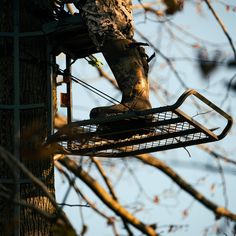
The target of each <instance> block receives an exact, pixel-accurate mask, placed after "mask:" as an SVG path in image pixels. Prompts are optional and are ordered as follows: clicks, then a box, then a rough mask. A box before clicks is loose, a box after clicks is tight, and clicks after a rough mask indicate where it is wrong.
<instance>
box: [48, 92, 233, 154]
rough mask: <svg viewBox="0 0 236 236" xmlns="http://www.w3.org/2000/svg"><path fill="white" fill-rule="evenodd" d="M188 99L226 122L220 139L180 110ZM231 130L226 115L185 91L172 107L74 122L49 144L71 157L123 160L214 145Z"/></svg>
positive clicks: (197, 95)
mask: <svg viewBox="0 0 236 236" xmlns="http://www.w3.org/2000/svg"><path fill="white" fill-rule="evenodd" d="M189 95H194V96H195V97H197V98H198V99H200V100H201V101H203V102H204V103H205V104H207V106H209V107H211V109H213V110H214V111H215V112H216V113H219V114H220V116H222V117H223V118H224V119H226V121H227V125H226V127H225V128H224V129H223V131H222V133H221V134H220V135H216V134H215V133H214V132H213V131H214V130H213V129H208V128H206V127H204V126H202V125H201V124H200V123H198V122H197V121H196V120H194V119H192V118H191V117H190V116H188V115H187V114H186V113H184V112H183V111H181V110H180V109H179V106H181V104H182V103H183V102H184V101H185V99H186V98H187V97H188V96H189ZM231 126H232V118H231V117H230V116H229V115H227V114H226V113H225V112H223V111H222V110H221V109H220V108H218V107H216V106H215V105H214V104H212V103H211V102H210V101H208V100H207V99H206V98H205V97H203V96H202V95H200V94H199V93H197V92H196V91H195V90H188V91H186V92H185V93H184V94H183V95H182V96H181V97H180V98H179V99H178V101H177V102H176V103H175V104H174V105H172V106H166V107H160V108H155V109H150V110H145V111H132V112H129V113H127V114H121V115H116V116H110V117H107V118H104V119H91V120H84V121H78V122H73V123H71V124H69V125H68V126H66V127H65V128H64V129H62V130H59V131H58V132H57V133H56V134H54V135H53V136H52V137H50V138H49V141H50V140H51V141H52V140H54V141H55V140H57V141H63V142H62V145H63V146H64V147H65V149H66V150H67V151H68V152H69V153H70V154H72V155H87V156H103V157H125V156H131V155H137V154H142V153H150V152H156V151H163V150H168V149H173V148H179V147H186V146H190V145H195V144H200V143H206V142H213V141H217V140H220V139H222V138H223V137H224V136H225V135H226V134H227V132H228V131H229V129H230V128H231ZM140 127H141V128H140ZM67 141H68V142H67ZM67 143H69V144H70V145H67Z"/></svg>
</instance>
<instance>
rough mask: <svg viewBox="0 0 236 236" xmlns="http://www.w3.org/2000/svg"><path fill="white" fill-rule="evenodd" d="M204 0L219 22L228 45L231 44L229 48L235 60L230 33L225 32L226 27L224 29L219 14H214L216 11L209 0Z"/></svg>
mask: <svg viewBox="0 0 236 236" xmlns="http://www.w3.org/2000/svg"><path fill="white" fill-rule="evenodd" d="M204 1H205V3H206V4H207V6H208V7H209V9H210V11H211V12H212V14H213V15H214V17H215V18H216V20H217V22H218V23H219V25H220V26H221V28H222V30H223V31H224V34H225V36H226V37H227V39H228V40H229V44H230V46H231V48H232V50H233V52H234V58H235V60H236V50H235V47H234V44H233V41H232V39H231V37H230V35H229V34H228V32H227V29H226V27H225V25H224V23H223V22H222V20H221V19H220V18H219V16H218V15H217V14H216V12H215V10H214V9H213V7H212V5H211V3H210V1H209V0H204Z"/></svg>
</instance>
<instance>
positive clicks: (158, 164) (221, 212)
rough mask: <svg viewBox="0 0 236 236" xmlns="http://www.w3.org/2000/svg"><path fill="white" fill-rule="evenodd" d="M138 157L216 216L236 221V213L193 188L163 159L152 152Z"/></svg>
mask: <svg viewBox="0 0 236 236" xmlns="http://www.w3.org/2000/svg"><path fill="white" fill-rule="evenodd" d="M136 158H137V159H139V160H141V161H143V162H144V163H145V164H148V165H150V166H153V167H155V168H157V169H159V170H161V171H162V172H163V173H165V174H166V175H167V176H169V177H170V178H171V179H172V180H173V181H174V182H175V183H176V184H177V185H179V186H180V187H181V189H183V190H184V191H186V192H187V193H189V194H190V195H191V196H192V197H193V198H195V199H196V200H198V201H199V202H200V203H201V204H203V205H204V206H205V207H206V208H208V209H209V210H211V211H212V212H213V213H214V214H215V215H216V217H226V218H228V219H231V220H233V221H236V214H234V213H232V212H230V211H229V210H228V209H226V208H224V207H221V206H219V205H216V204H215V203H213V202H212V201H210V200H209V199H207V198H206V197H205V196H203V195H202V194H201V193H200V192H198V191H197V190H196V189H195V188H193V187H192V186H191V185H190V184H189V183H187V182H186V181H185V180H184V179H183V178H182V177H181V176H179V175H178V174H177V173H176V172H175V171H174V170H173V169H171V168H170V167H169V166H168V165H166V164H165V163H164V162H163V161H161V160H159V159H157V158H155V157H153V156H152V155H150V154H143V155H138V156H136Z"/></svg>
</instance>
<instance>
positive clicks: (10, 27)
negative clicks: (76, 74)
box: [0, 0, 55, 236]
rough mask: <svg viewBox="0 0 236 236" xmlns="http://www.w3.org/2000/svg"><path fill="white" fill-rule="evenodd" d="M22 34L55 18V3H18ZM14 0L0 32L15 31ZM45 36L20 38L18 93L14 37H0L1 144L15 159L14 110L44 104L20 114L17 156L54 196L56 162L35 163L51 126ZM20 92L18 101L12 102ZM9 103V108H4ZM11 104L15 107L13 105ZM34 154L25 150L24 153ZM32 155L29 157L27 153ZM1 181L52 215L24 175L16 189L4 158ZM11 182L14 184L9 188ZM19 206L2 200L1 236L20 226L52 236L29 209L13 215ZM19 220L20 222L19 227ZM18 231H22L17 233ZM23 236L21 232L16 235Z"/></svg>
mask: <svg viewBox="0 0 236 236" xmlns="http://www.w3.org/2000/svg"><path fill="white" fill-rule="evenodd" d="M19 5H20V13H19V32H20V33H21V32H34V31H40V30H41V26H42V24H43V23H46V22H49V21H51V20H52V2H51V1H50V0H37V1H31V0H19ZM16 13H17V12H16V8H15V5H14V1H7V0H1V1H0V18H1V19H0V32H9V33H11V32H13V31H14V17H15V14H16ZM46 42H47V41H46V38H45V37H44V36H32V37H20V38H19V58H20V60H19V81H18V83H19V90H18V88H16V86H15V84H14V70H15V69H16V67H15V66H14V53H13V52H14V47H15V46H14V38H13V37H12V35H9V37H5V36H3V37H2V36H1V37H0V105H1V106H0V122H1V126H0V145H1V146H3V147H4V148H6V149H7V150H8V151H10V152H11V153H12V154H13V155H14V154H15V152H16V150H15V148H14V146H15V145H14V142H15V141H14V140H15V138H16V132H15V129H14V125H15V123H14V119H15V117H14V106H15V105H16V103H19V104H20V105H23V104H24V105H29V104H40V103H41V104H44V106H43V107H42V108H31V109H21V110H20V115H19V122H20V130H18V133H17V135H18V137H19V139H20V146H19V150H18V151H19V153H20V159H21V161H22V162H23V163H24V164H25V165H26V166H27V167H28V168H29V170H31V171H32V173H34V175H35V176H37V177H38V178H40V179H41V180H42V181H43V182H44V183H45V184H46V186H47V187H48V191H50V192H51V193H53V194H54V173H53V162H52V158H50V157H48V158H44V159H42V160H41V159H39V160H34V150H37V149H36V148H35V147H36V146H38V145H39V144H40V143H41V142H42V141H43V140H44V138H45V137H46V134H47V131H48V127H47V119H48V115H49V114H50V112H48V102H49V101H50V99H49V97H48V89H47V83H48V82H47V80H48V79H49V78H47V70H48V62H49V58H48V56H47V47H46ZM17 90H18V91H19V94H20V95H19V101H17V102H16V100H15V99H14V97H15V93H16V92H17ZM3 105H8V107H9V109H8V108H7V109H6V108H3ZM9 105H12V107H11V106H9ZM29 148H30V151H28V152H25V150H26V149H29ZM26 153H27V154H30V155H27V156H25V155H26ZM0 179H1V180H2V182H4V181H5V183H4V186H5V187H6V188H8V189H11V190H12V191H18V192H15V194H20V198H21V199H23V200H25V201H26V203H28V204H33V205H35V206H36V207H39V208H41V209H42V210H44V211H46V212H48V213H53V212H54V211H55V208H54V207H53V205H52V203H51V202H50V201H49V199H48V198H47V196H45V194H43V192H42V191H40V190H39V189H37V187H36V186H35V185H33V184H32V183H30V181H27V179H26V177H25V176H23V174H21V175H20V181H22V179H26V181H24V183H21V184H20V185H18V186H19V187H18V188H16V185H15V183H14V178H13V175H12V174H11V170H10V169H9V168H8V167H7V165H6V164H5V163H4V162H3V161H1V160H0ZM9 181H10V182H11V181H12V184H9ZM15 209H16V206H15V205H14V204H13V203H12V201H10V200H9V201H5V200H3V199H0V229H1V230H0V235H4V236H6V235H14V231H15V232H16V230H15V229H16V227H18V226H19V225H20V227H19V230H20V235H24V236H28V235H43V236H47V235H50V234H51V233H50V231H51V227H52V224H51V223H50V222H48V221H46V220H45V219H44V218H43V217H42V216H40V215H39V214H38V213H36V212H34V211H32V210H30V209H29V208H26V207H21V208H20V214H18V216H19V215H20V218H19V217H18V216H17V215H16V214H15V212H16V210H15ZM19 220H20V223H19ZM18 233H19V231H18ZM18 235H19V234H18Z"/></svg>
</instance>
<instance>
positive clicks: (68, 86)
mask: <svg viewBox="0 0 236 236" xmlns="http://www.w3.org/2000/svg"><path fill="white" fill-rule="evenodd" d="M66 70H67V74H66V76H67V79H66V93H67V96H68V104H67V124H69V123H71V120H72V108H71V106H72V96H71V95H72V86H71V85H72V81H71V58H70V57H69V56H66Z"/></svg>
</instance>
